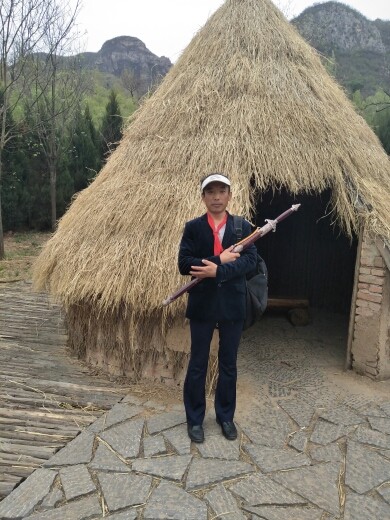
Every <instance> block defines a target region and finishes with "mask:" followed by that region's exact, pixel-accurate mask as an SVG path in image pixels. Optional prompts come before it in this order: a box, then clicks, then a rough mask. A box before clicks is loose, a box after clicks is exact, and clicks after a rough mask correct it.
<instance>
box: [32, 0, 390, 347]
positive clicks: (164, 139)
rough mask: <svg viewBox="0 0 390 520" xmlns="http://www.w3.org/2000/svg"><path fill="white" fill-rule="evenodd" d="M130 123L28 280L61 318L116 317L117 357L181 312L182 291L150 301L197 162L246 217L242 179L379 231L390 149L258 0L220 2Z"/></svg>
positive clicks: (195, 182) (193, 208) (177, 232)
mask: <svg viewBox="0 0 390 520" xmlns="http://www.w3.org/2000/svg"><path fill="white" fill-rule="evenodd" d="M130 123H131V124H129V126H128V127H127V129H126V131H125V135H124V137H123V140H122V142H121V144H120V146H119V147H118V148H117V150H116V151H115V152H114V153H113V155H112V156H111V157H110V158H109V160H108V162H107V164H106V165H105V167H104V168H103V170H102V171H101V173H100V174H99V176H98V177H97V178H96V180H95V181H94V182H93V183H92V184H91V185H90V186H89V187H88V188H87V189H86V190H84V191H83V192H81V193H80V194H79V195H78V196H77V198H76V199H75V200H74V202H73V204H72V206H71V207H70V209H69V210H68V212H67V213H66V215H65V216H64V217H63V218H62V220H61V221H60V223H59V226H58V231H57V232H56V233H55V235H54V236H53V238H52V239H51V240H50V241H49V242H48V244H47V245H46V247H45V248H44V250H43V252H42V254H41V256H40V257H39V259H38V262H37V264H36V266H35V283H36V285H37V286H38V287H40V288H47V287H48V288H49V289H50V291H51V292H52V293H53V294H55V295H57V296H58V297H59V298H60V299H61V300H62V301H63V303H64V304H65V306H66V308H67V309H68V310H71V314H72V316H73V321H72V323H76V322H77V320H79V321H80V320H81V321H82V323H83V325H82V326H83V327H84V329H88V325H91V323H92V322H93V323H96V322H99V319H100V318H99V316H104V317H105V318H104V319H105V320H106V321H107V322H109V323H114V322H117V321H118V319H119V318H118V316H119V315H121V316H122V317H124V316H125V319H126V320H127V321H126V323H127V325H126V327H125V328H126V330H127V331H128V333H127V340H126V342H124V343H123V345H124V346H123V345H122V348H123V352H124V353H123V355H124V356H126V355H128V354H126V353H128V352H129V351H131V350H132V349H134V348H135V347H138V348H140V349H141V350H143V351H144V352H146V351H150V350H153V349H155V348H157V347H156V345H157V343H159V341H160V339H161V338H160V339H156V340H153V339H152V336H153V334H156V330H159V331H160V333H161V334H160V335H161V337H163V336H164V329H165V327H166V326H167V325H168V326H169V324H170V323H171V321H172V320H173V319H175V318H176V317H177V316H182V315H183V311H184V306H185V298H182V299H181V300H180V301H178V302H176V303H175V304H173V305H171V306H169V307H167V308H165V309H164V310H163V309H162V308H161V302H162V300H163V299H165V298H166V297H167V295H168V294H169V293H171V292H172V291H173V290H174V289H175V288H176V287H177V286H179V285H181V284H182V283H183V278H182V277H180V275H179V274H178V270H177V265H176V257H177V250H178V244H179V240H180V236H181V233H182V229H183V225H184V222H185V221H186V220H188V219H191V218H193V217H195V216H197V215H199V214H200V213H201V212H202V211H203V209H202V205H201V200H200V193H199V180H200V178H201V177H202V176H204V175H205V174H207V173H210V172H213V171H221V172H224V173H226V174H227V175H228V176H229V177H230V178H231V179H232V182H233V187H234V188H233V195H234V203H233V206H231V210H232V211H233V212H239V213H242V214H245V215H246V216H248V217H250V216H251V212H252V209H253V207H254V200H253V193H254V191H253V186H255V187H256V188H257V189H258V190H260V191H262V190H265V189H268V188H270V187H273V188H275V189H278V188H280V187H282V186H283V187H285V188H287V190H289V191H290V192H292V193H299V192H321V191H323V190H325V189H326V188H331V190H332V193H333V198H332V208H333V210H334V216H335V219H336V218H337V219H338V221H339V224H340V225H341V226H342V227H343V229H344V230H345V231H346V232H347V233H349V234H351V233H353V232H354V231H356V230H357V228H358V226H359V225H360V224H359V223H361V222H364V224H365V225H366V226H367V229H368V230H370V231H371V232H373V233H375V234H377V235H379V236H382V237H383V238H384V239H386V240H389V239H390V217H389V207H390V204H389V203H390V200H389V190H388V186H389V181H390V164H389V161H388V157H387V155H386V154H385V152H384V151H383V149H382V148H381V146H380V143H379V141H378V139H377V138H376V136H375V135H374V133H373V132H372V131H371V129H370V128H369V127H368V125H367V124H366V123H365V121H364V120H363V119H362V118H361V117H360V116H359V115H357V113H356V112H355V111H354V109H353V107H352V105H351V103H350V102H349V101H348V99H347V97H346V96H345V94H344V92H343V91H342V90H341V88H340V87H339V86H338V85H337V84H336V83H335V81H334V80H333V79H332V78H331V77H330V76H329V75H328V74H327V72H326V70H325V68H324V67H323V65H322V64H321V61H320V59H319V57H318V55H317V54H316V52H315V51H314V50H313V49H311V47H310V46H309V45H308V44H307V43H306V42H304V41H303V39H302V38H301V37H300V36H299V35H298V33H297V32H296V30H295V29H294V28H293V27H292V26H291V25H290V24H289V23H288V21H287V20H286V19H285V18H284V16H283V15H282V14H281V12H279V10H278V9H277V8H276V7H275V6H274V5H273V4H272V3H271V2H270V1H269V0H226V2H225V4H224V5H223V6H222V7H221V8H220V9H219V10H218V11H217V12H216V13H215V14H214V15H213V16H212V17H211V18H210V19H209V21H208V22H207V24H206V25H205V27H204V28H203V29H201V30H200V31H199V32H198V34H197V35H196V36H195V37H194V39H193V40H192V42H191V43H190V45H189V46H188V48H187V49H186V50H185V51H184V53H183V55H182V56H181V58H180V59H179V61H178V62H177V64H176V65H175V66H174V67H173V68H172V69H171V71H170V72H169V73H168V75H167V76H166V77H165V79H164V81H163V83H162V84H161V86H160V87H159V88H158V90H157V91H156V92H155V93H154V94H153V95H152V96H151V97H150V98H149V99H147V100H146V101H145V102H144V103H143V105H142V106H141V108H140V109H139V110H138V111H137V112H136V114H135V115H134V117H133V118H132V120H131V122H130ZM357 206H359V207H357ZM85 309H89V310H88V312H86V310H85ZM92 315H93V316H94V318H93V320H92V318H91V316H92ZM81 316H82V317H81ZM102 319H103V318H102ZM123 319H124V318H123ZM91 320H92V321H91ZM152 325H153V330H154V332H153V333H152V332H151V331H150V330H149V331H147V329H148V328H149V329H150V327H151V326H152ZM79 326H80V324H79ZM89 328H91V327H89ZM83 334H84V336H83V337H84V338H85V334H93V331H92V332H91V331H89V332H86V330H84V333H83ZM124 334H125V335H126V333H124ZM157 335H158V334H157ZM95 340H97V339H96V338H94V339H93V341H95ZM91 341H92V340H91ZM125 343H126V344H125ZM75 348H76V347H75ZM107 348H109V346H108V345H107Z"/></svg>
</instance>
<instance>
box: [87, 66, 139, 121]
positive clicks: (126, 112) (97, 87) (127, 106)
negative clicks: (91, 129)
mask: <svg viewBox="0 0 390 520" xmlns="http://www.w3.org/2000/svg"><path fill="white" fill-rule="evenodd" d="M112 90H114V91H115V93H116V96H117V101H118V104H119V108H120V113H121V114H122V117H123V118H124V119H127V118H128V117H129V116H130V115H131V114H132V113H133V112H134V110H135V108H136V103H135V101H134V99H133V98H132V96H131V95H130V93H129V92H128V91H127V90H126V89H125V88H124V87H123V85H122V82H121V80H120V78H117V77H116V76H113V75H112V74H104V73H103V72H99V71H97V70H95V71H91V80H90V90H89V92H88V94H87V95H86V97H85V99H84V102H85V105H88V106H89V109H90V111H91V116H92V119H93V122H94V124H95V126H96V128H98V127H100V126H101V124H102V122H103V118H104V115H105V112H106V105H107V99H108V98H109V96H110V92H111V91H112Z"/></svg>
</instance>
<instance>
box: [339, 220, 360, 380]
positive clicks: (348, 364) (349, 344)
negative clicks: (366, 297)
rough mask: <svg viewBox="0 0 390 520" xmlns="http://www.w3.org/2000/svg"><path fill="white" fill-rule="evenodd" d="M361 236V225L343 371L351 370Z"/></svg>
mask: <svg viewBox="0 0 390 520" xmlns="http://www.w3.org/2000/svg"><path fill="white" fill-rule="evenodd" d="M363 235H364V226H363V224H362V225H361V228H360V232H359V242H358V247H357V252H356V262H355V277H354V281H353V291H352V300H351V311H350V314H349V327H348V341H347V354H346V358H345V365H344V370H350V369H351V368H352V355H351V352H352V341H353V331H354V328H355V313H356V295H357V291H358V283H359V268H360V258H361V253H362V245H363Z"/></svg>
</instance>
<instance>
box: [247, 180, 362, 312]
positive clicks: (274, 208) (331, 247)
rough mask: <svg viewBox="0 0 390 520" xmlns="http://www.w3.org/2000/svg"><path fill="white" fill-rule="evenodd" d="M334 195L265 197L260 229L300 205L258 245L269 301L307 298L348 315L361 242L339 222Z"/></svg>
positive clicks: (259, 204)
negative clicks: (332, 210)
mask: <svg viewBox="0 0 390 520" xmlns="http://www.w3.org/2000/svg"><path fill="white" fill-rule="evenodd" d="M330 196H331V192H330V190H326V191H324V192H323V193H321V194H320V195H313V194H306V193H302V194H299V195H296V196H294V195H291V194H289V193H288V192H287V191H286V190H285V189H282V190H281V191H280V192H279V191H277V192H273V191H271V190H269V191H267V192H265V193H264V194H262V195H261V197H259V199H258V202H257V207H256V222H255V223H256V225H258V226H260V227H261V226H263V225H264V223H265V222H264V221H265V219H267V218H268V219H274V218H275V217H277V216H278V215H279V214H280V213H283V211H285V210H286V209H288V208H289V207H291V205H292V204H297V203H300V204H301V207H300V209H299V211H298V212H297V213H296V214H293V215H292V216H291V217H289V218H288V219H286V220H284V221H283V222H281V223H280V224H279V225H278V227H277V230H276V233H269V234H268V235H266V236H265V237H264V238H262V239H260V240H259V241H258V242H257V245H258V249H259V252H260V254H261V256H262V257H263V258H264V260H265V262H266V264H267V266H268V271H269V295H270V297H272V298H307V299H308V300H309V302H310V307H313V308H319V309H326V310H329V311H333V312H337V313H342V314H345V315H348V314H349V311H350V305H351V297H352V290H353V281H354V270H355V261H356V251H357V243H358V240H357V238H356V237H353V239H352V240H351V239H350V238H348V237H347V236H346V235H345V234H343V232H342V231H341V229H340V227H339V226H338V224H335V223H334V221H335V215H334V214H329V212H330V205H329V201H330Z"/></svg>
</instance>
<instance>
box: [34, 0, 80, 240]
mask: <svg viewBox="0 0 390 520" xmlns="http://www.w3.org/2000/svg"><path fill="white" fill-rule="evenodd" d="M78 10H79V1H77V2H76V5H75V7H74V8H73V9H71V8H69V6H65V7H64V6H61V7H59V6H56V10H55V16H54V19H53V21H52V23H51V26H50V27H49V28H48V30H47V32H46V34H45V37H44V40H45V47H46V48H47V49H48V51H47V54H46V55H45V56H41V55H37V56H36V57H35V70H36V74H35V82H34V84H33V85H32V89H31V94H30V96H29V98H28V100H29V101H30V103H31V107H30V106H28V101H27V106H28V112H29V116H30V117H31V118H32V120H33V121H34V128H35V130H36V132H37V134H38V136H39V139H40V142H41V146H42V150H43V153H44V156H45V158H46V163H47V166H48V170H49V176H50V203H51V228H52V230H53V231H54V230H55V228H56V224H57V203H56V198H57V197H56V194H57V173H58V163H59V158H60V155H61V151H62V147H63V145H64V130H65V129H66V127H67V126H68V124H69V122H70V121H71V120H72V119H73V118H74V116H75V111H76V110H79V107H80V101H81V99H82V97H83V95H84V93H85V92H86V89H87V85H86V81H85V78H86V76H85V73H83V72H82V69H81V67H80V63H79V61H78V58H77V56H76V57H72V56H70V54H73V55H75V54H76V52H75V51H76V49H75V46H76V44H77V42H78V34H77V33H76V32H75V30H74V29H75V22H76V16H77V14H78ZM36 99H38V102H37V103H35V102H34V101H35V100H36Z"/></svg>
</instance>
